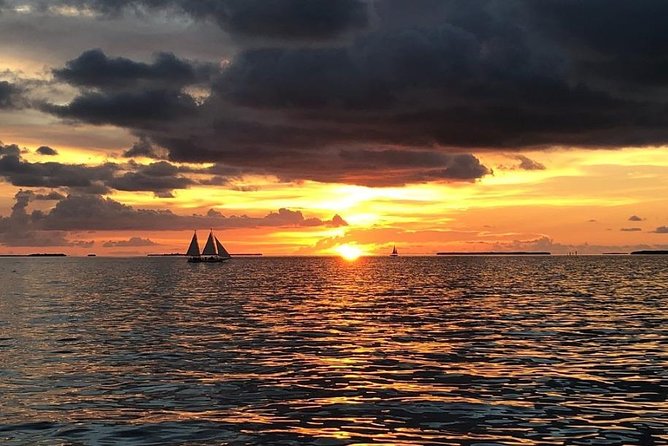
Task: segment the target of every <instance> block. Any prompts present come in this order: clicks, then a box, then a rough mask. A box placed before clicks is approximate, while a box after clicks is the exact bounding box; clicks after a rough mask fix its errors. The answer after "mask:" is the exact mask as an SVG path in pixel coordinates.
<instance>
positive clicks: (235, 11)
mask: <svg viewBox="0 0 668 446" xmlns="http://www.w3.org/2000/svg"><path fill="white" fill-rule="evenodd" d="M34 3H36V4H37V5H38V6H41V9H42V10H45V11H57V9H56V8H55V7H56V6H62V5H66V6H74V7H77V8H84V7H85V8H88V9H89V10H92V11H96V12H98V13H100V14H104V15H106V16H107V17H112V18H113V17H118V16H120V15H121V14H122V13H123V12H126V11H128V10H129V11H132V10H134V11H136V12H138V13H140V14H145V13H151V12H155V11H156V10H160V9H165V10H170V12H172V13H173V12H175V11H177V12H180V13H182V14H186V15H188V16H190V17H191V18H193V19H196V20H202V21H207V20H213V21H215V22H216V23H217V24H218V25H219V26H220V27H221V28H222V29H223V30H225V31H226V32H228V33H230V34H233V35H236V36H239V37H244V38H266V39H279V40H286V41H293V40H306V41H312V40H328V39H332V38H335V37H337V36H339V35H341V34H344V33H347V32H350V31H353V30H357V29H361V28H364V27H366V26H367V25H368V22H369V15H368V8H367V3H366V2H365V1H363V0H337V1H330V0H198V1H197V2H193V1H191V0H124V1H118V0H56V1H49V2H46V1H35V2H34Z"/></svg>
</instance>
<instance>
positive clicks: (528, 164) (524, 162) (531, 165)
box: [515, 155, 545, 170]
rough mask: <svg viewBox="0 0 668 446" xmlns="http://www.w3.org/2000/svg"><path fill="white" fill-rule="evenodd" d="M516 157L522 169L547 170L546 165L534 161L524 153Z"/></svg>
mask: <svg viewBox="0 0 668 446" xmlns="http://www.w3.org/2000/svg"><path fill="white" fill-rule="evenodd" d="M515 159H516V160H518V161H519V162H520V164H519V166H517V167H518V168H519V169H521V170H545V165H544V164H541V163H539V162H538V161H534V160H532V159H531V158H528V157H526V156H524V155H516V156H515Z"/></svg>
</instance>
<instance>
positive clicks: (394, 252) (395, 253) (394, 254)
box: [390, 245, 399, 257]
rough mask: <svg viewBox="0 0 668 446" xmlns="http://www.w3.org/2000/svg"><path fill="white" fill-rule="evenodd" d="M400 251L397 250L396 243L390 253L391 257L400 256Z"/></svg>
mask: <svg viewBox="0 0 668 446" xmlns="http://www.w3.org/2000/svg"><path fill="white" fill-rule="evenodd" d="M398 256H399V253H398V252H397V245H394V247H393V248H392V254H390V257H398Z"/></svg>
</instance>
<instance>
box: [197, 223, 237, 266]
mask: <svg viewBox="0 0 668 446" xmlns="http://www.w3.org/2000/svg"><path fill="white" fill-rule="evenodd" d="M186 255H187V256H188V262H189V263H220V262H224V261H226V260H229V259H230V257H231V256H230V253H228V252H227V250H226V249H225V247H224V246H223V244H222V243H220V241H218V239H217V238H216V237H215V236H214V235H213V230H211V232H210V233H209V238H208V239H207V241H206V245H204V250H203V251H202V252H201V253H200V251H199V243H198V242H197V231H195V233H194V234H193V239H192V240H191V241H190V246H189V247H188V252H186Z"/></svg>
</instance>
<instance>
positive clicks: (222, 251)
mask: <svg viewBox="0 0 668 446" xmlns="http://www.w3.org/2000/svg"><path fill="white" fill-rule="evenodd" d="M214 239H215V240H216V249H217V250H218V255H219V256H220V257H225V258H230V257H232V256H231V255H230V253H229V252H227V249H225V247H224V246H223V244H222V243H220V241H219V240H218V237H214Z"/></svg>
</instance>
